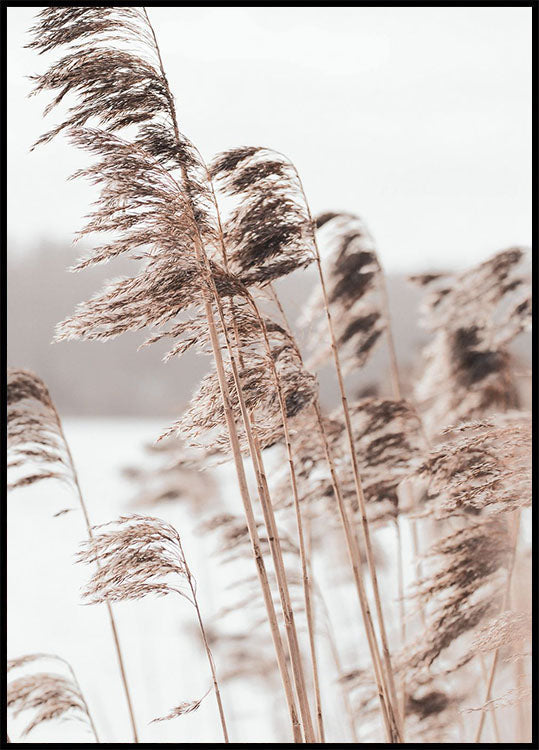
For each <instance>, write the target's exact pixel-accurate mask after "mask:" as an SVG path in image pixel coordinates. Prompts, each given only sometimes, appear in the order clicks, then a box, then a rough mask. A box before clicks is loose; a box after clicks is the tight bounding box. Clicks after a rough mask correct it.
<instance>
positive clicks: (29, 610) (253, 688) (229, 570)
mask: <svg viewBox="0 0 539 750" xmlns="http://www.w3.org/2000/svg"><path fill="white" fill-rule="evenodd" d="M167 426H168V425H167V423H166V421H164V420H163V421H156V420H149V421H145V420H125V419H122V420H103V419H95V420H91V419H79V420H74V419H66V420H65V421H64V427H65V432H66V436H67V439H68V442H69V444H70V446H71V450H72V453H73V457H74V461H75V464H76V466H77V469H78V472H79V477H80V483H81V487H82V492H83V495H84V496H85V498H86V503H87V506H88V509H89V513H90V517H91V520H92V522H93V523H94V524H98V523H105V522H108V521H111V520H113V519H115V518H117V517H118V516H119V515H121V514H123V513H126V512H140V513H146V514H148V515H155V516H158V517H160V518H162V519H164V520H166V521H168V522H170V523H172V524H173V525H174V526H175V528H176V529H177V530H178V532H179V533H180V535H181V537H182V542H183V546H184V550H185V554H186V557H187V559H188V561H189V564H190V567H191V569H192V571H193V573H194V575H195V577H196V579H197V582H198V595H199V601H200V605H201V609H202V613H203V617H204V618H205V619H206V620H207V622H208V623H210V621H211V619H212V617H214V616H215V615H216V613H217V612H218V611H219V609H220V608H221V607H222V606H223V605H225V604H229V603H230V589H229V586H230V584H231V583H233V581H234V578H235V577H236V578H241V577H243V576H246V575H249V574H253V575H254V574H255V567H254V563H251V561H250V560H242V561H239V562H236V563H232V564H227V565H223V564H222V563H220V561H219V558H218V557H216V556H215V554H212V552H213V551H214V550H215V538H213V537H212V536H211V535H208V534H200V533H197V526H198V524H199V523H200V521H201V520H202V517H203V511H202V509H201V513H200V515H199V514H198V513H197V512H193V506H192V505H190V504H185V503H161V504H159V505H156V506H152V507H149V508H140V507H136V508H135V507H134V506H133V505H132V498H133V495H134V488H133V486H132V485H131V484H130V483H129V482H127V481H126V479H125V478H124V477H123V476H122V475H121V469H122V468H123V467H127V466H133V465H137V464H141V465H146V463H147V461H148V458H147V456H145V452H144V445H145V444H148V443H150V442H153V441H154V440H155V439H156V437H157V436H158V435H159V434H160V433H161V432H162V431H163V428H164V427H167ZM270 453H271V452H270ZM270 459H271V455H270ZM216 477H217V482H218V487H219V494H220V496H221V497H220V505H219V504H217V505H216V506H214V511H213V512H216V511H219V510H220V511H223V510H228V511H229V512H234V513H240V512H241V511H240V506H241V504H240V501H239V498H238V495H237V492H236V489H235V482H234V481H233V476H232V470H231V468H230V467H229V466H224V467H220V468H219V469H218V471H217V475H216ZM253 497H254V493H253ZM65 508H73V509H74V510H73V511H71V512H69V513H65V514H62V515H60V516H58V517H54V514H55V513H58V511H61V510H63V509H65ZM289 528H291V529H292V530H293V528H294V527H293V525H292V526H291V527H290V526H289ZM403 532H404V550H405V558H406V559H405V570H406V571H407V575H408V576H409V575H410V574H411V573H410V571H413V564H412V561H411V559H410V550H409V547H410V545H409V539H408V535H407V527H406V526H404V528H403ZM85 536H86V530H85V525H84V520H83V517H82V514H81V512H80V510H79V508H78V505H77V501H76V498H74V497H73V496H72V495H71V493H70V492H69V491H68V490H67V489H66V487H65V486H64V485H62V484H61V483H58V482H56V481H53V480H49V481H44V482H40V483H37V484H35V485H33V486H31V487H29V488H27V489H20V490H16V491H14V492H12V493H11V496H10V497H9V502H8V561H9V563H8V658H14V657H17V656H21V655H23V654H28V653H35V652H45V653H52V654H57V655H59V656H61V657H63V658H64V659H66V660H67V661H69V662H70V663H71V665H72V667H73V669H74V670H75V672H76V674H77V676H78V679H79V682H80V684H81V686H82V689H83V692H84V694H85V696H86V699H87V702H88V704H89V706H90V709H91V711H92V714H93V716H94V720H95V723H96V725H97V729H98V732H99V735H100V738H101V740H102V741H110V742H122V741H130V740H131V736H130V730H129V723H128V714H127V707H126V703H125V698H124V695H123V691H122V686H121V682H120V677H119V672H118V667H117V661H116V655H115V651H114V648H113V641H112V637H111V632H110V626H109V622H108V617H107V613H106V609H105V607H104V605H90V606H86V605H84V604H82V601H81V597H80V589H81V587H82V586H83V585H84V584H85V582H86V581H87V580H88V577H89V573H90V569H89V568H87V567H85V566H82V565H75V564H74V555H75V553H76V551H77V548H78V544H79V542H80V541H81V540H82V539H84V538H85ZM332 536H333V537H336V536H338V535H335V534H333V535H332ZM376 537H377V541H378V542H379V545H380V546H381V547H382V550H383V554H384V556H385V557H389V556H391V555H392V554H394V546H393V545H394V536H393V530H392V529H389V530H384V531H382V532H377V534H376ZM322 552H324V550H322ZM341 554H344V552H341ZM323 557H326V556H325V555H324V556H322V555H320V556H319V558H318V560H319V562H317V559H316V555H315V556H314V557H313V564H314V566H315V574H316V577H317V578H318V581H319V583H320V584H321V585H322V588H323V590H324V594H325V597H326V601H327V602H328V604H329V606H330V608H331V610H332V612H334V613H337V614H336V615H335V622H334V625H335V626H336V630H337V632H338V634H339V647H340V648H341V649H342V653H341V656H342V657H343V662H344V665H345V667H348V668H351V667H354V666H357V665H358V663H359V662H361V661H362V662H363V663H365V659H366V648H365V643H364V640H363V630H362V625H361V620H360V617H359V609H358V606H357V602H356V599H355V596H354V594H353V589H352V587H351V585H350V576H349V575H346V574H345V575H344V578H345V579H347V580H346V582H345V583H342V579H343V574H342V570H343V568H342V567H335V566H333V567H332V566H331V565H327V564H325V563H324V559H323ZM328 559H329V560H331V559H332V558H331V556H328ZM333 559H334V558H333ZM343 560H344V558H343ZM344 564H345V561H344V562H343V565H344ZM250 565H252V570H251V569H250V568H249V566H250ZM268 567H270V566H268ZM380 580H381V588H382V593H383V598H384V607H385V608H386V612H387V624H388V628H389V631H390V638H393V639H395V638H398V635H397V634H398V628H399V625H398V615H397V605H396V596H397V590H396V586H397V582H396V580H395V576H388V575H383V574H382V576H381V579H380ZM407 582H410V579H409V578H407ZM113 607H114V611H115V614H116V618H117V624H118V630H119V634H120V639H121V643H122V648H123V652H124V657H125V662H126V667H127V674H128V680H129V684H130V687H131V692H132V697H133V702H134V707H135V712H136V716H137V723H138V728H139V733H140V740H141V742H152V741H155V742H204V741H220V740H221V734H220V725H219V722H218V716H217V710H216V704H215V700H214V697H213V695H211V694H210V695H209V696H208V697H207V699H206V700H205V701H204V702H203V703H202V705H201V707H200V709H199V710H198V711H197V712H195V713H192V714H189V715H185V716H182V717H180V718H177V719H174V720H172V721H169V722H160V723H157V724H150V722H151V721H152V719H154V718H156V717H159V716H163V715H164V714H166V713H168V712H169V710H170V709H171V708H172V707H174V706H177V705H178V704H179V703H181V702H183V701H186V700H193V699H195V698H199V697H201V696H202V695H203V694H204V693H205V692H206V690H207V689H208V687H209V685H210V679H209V670H208V666H207V662H206V658H205V655H204V653H203V651H202V648H201V644H200V639H199V637H198V633H197V630H196V627H195V613H194V610H193V609H192V607H191V606H190V605H189V603H188V602H186V601H184V600H183V599H181V598H180V597H174V596H172V595H170V596H168V597H164V598H160V599H158V598H153V597H152V598H150V597H148V598H146V599H144V600H142V601H135V602H121V603H117V604H114V605H113ZM233 617H234V618H235V619H234V625H235V628H236V630H237V631H239V632H240V633H241V632H245V633H246V634H248V633H249V631H250V629H251V627H252V611H251V610H250V611H247V610H239V611H237V612H235V613H234V615H233ZM264 627H265V626H264ZM261 633H262V635H264V630H263V629H261ZM300 636H301V638H305V633H304V631H303V632H300ZM267 639H268V643H269V632H268V633H267ZM319 650H320V660H321V666H322V672H323V674H324V675H325V676H324V679H323V684H322V699H323V705H324V712H325V723H326V733H327V739H328V741H337V742H338V741H350V737H349V735H348V730H347V727H346V725H345V723H344V722H343V714H342V704H341V703H340V691H339V687H338V685H337V683H336V679H335V678H336V673H335V669H334V667H333V665H332V662H331V659H330V652H329V648H328V645H327V640H326V638H325V635H324V633H323V632H321V633H320V634H319ZM269 653H270V654H271V650H269ZM214 656H215V661H216V664H217V670H218V672H219V665H220V659H222V658H223V655H222V654H220V653H219V648H218V647H217V648H216V649H214ZM255 656H257V655H255ZM221 665H223V661H221ZM34 668H35V667H34ZM44 668H49V664H48V663H47V664H46V665H42V664H39V669H40V670H41V669H44ZM50 668H51V669H53V670H54V665H53V664H51V665H50ZM17 674H18V673H17ZM222 693H223V702H224V706H225V711H226V714H227V718H228V722H229V732H230V736H231V740H232V741H238V742H249V741H253V742H264V741H278V742H286V741H288V740H289V730H288V723H287V716H286V709H285V706H284V701H283V699H282V697H281V692H280V690H279V683H278V681H277V682H275V689H274V694H273V695H270V694H269V693H268V682H267V680H265V679H263V678H261V677H260V678H256V677H253V678H250V679H247V678H243V679H240V680H233V681H227V682H226V683H225V684H224V685H222ZM25 719H26V716H25V715H24V714H23V717H22V719H21V718H19V719H18V720H16V721H10V727H9V729H10V732H11V733H12V735H13V737H12V739H13V738H17V736H18V734H19V731H20V729H21V727H22V726H24V724H22V722H23V721H24V720H25ZM26 741H34V742H35V741H43V742H52V741H60V742H83V741H92V738H91V736H90V735H89V733H87V731H86V728H85V727H84V725H82V724H80V723H78V722H73V721H65V722H57V721H54V722H49V723H45V724H43V725H42V726H40V727H38V728H37V729H36V730H35V731H34V732H32V733H31V734H30V736H29V737H28V738H27V739H26Z"/></svg>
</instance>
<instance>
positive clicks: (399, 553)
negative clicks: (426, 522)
mask: <svg viewBox="0 0 539 750" xmlns="http://www.w3.org/2000/svg"><path fill="white" fill-rule="evenodd" d="M394 521H395V533H396V536H397V562H398V565H397V587H398V600H399V623H400V640H401V648H403V649H404V646H405V643H406V609H405V603H404V575H403V554H402V536H401V529H400V524H399V518H398V517H396V518H395V519H394ZM400 689H401V694H400V715H401V717H402V732H403V735H404V725H405V722H406V679H405V676H404V674H403V675H402V677H401V684H400Z"/></svg>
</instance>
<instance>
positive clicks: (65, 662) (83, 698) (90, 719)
mask: <svg viewBox="0 0 539 750" xmlns="http://www.w3.org/2000/svg"><path fill="white" fill-rule="evenodd" d="M58 658H59V659H60V660H61V661H63V662H64V664H65V665H66V666H67V668H68V669H69V671H70V672H71V677H72V678H73V682H74V683H75V685H76V687H77V690H78V692H79V695H80V697H81V698H82V702H83V703H84V707H85V709H86V714H87V716H88V720H89V721H90V726H91V728H92V732H93V735H94V737H95V741H96V742H97V743H98V744H99V743H100V740H99V736H98V734H97V729H96V727H95V724H94V720H93V719H92V714H91V713H90V709H89V707H88V704H87V703H86V698H85V697H84V693H83V692H82V689H81V686H80V684H79V681H78V680H77V675H76V674H75V672H74V670H73V667H72V666H71V664H70V663H69V662H68V661H66V660H65V659H62V658H61V657H58Z"/></svg>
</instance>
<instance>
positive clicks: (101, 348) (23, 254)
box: [7, 240, 531, 417]
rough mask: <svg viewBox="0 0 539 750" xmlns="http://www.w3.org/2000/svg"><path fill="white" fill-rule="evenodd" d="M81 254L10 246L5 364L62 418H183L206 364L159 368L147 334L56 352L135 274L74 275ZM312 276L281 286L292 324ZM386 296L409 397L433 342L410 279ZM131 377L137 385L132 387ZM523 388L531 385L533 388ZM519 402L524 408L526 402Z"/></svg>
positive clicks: (524, 352)
mask: <svg viewBox="0 0 539 750" xmlns="http://www.w3.org/2000/svg"><path fill="white" fill-rule="evenodd" d="M83 254H84V248H72V247H70V246H58V245H56V244H54V243H52V242H50V241H46V240H44V241H42V242H41V243H40V244H39V245H38V246H36V247H35V248H32V249H31V250H28V249H27V248H24V249H22V248H20V247H17V246H16V245H14V244H13V245H11V247H10V248H9V252H8V266H7V272H8V284H7V357H8V364H10V365H14V366H18V367H25V368H28V369H31V370H33V371H35V372H39V373H40V375H41V376H42V378H43V379H44V381H45V382H46V383H48V385H49V388H50V390H51V393H52V394H54V398H55V400H56V402H57V405H58V408H59V410H60V412H61V413H62V414H64V415H80V416H85V415H92V416H133V417H136V416H141V417H161V416H171V415H172V416H174V415H177V414H178V413H179V412H180V411H181V410H182V409H183V407H184V406H185V405H186V403H187V402H188V400H189V398H190V396H191V394H192V392H193V390H194V389H195V387H196V384H197V383H198V382H199V381H200V377H201V375H202V374H203V373H204V372H205V371H206V370H207V365H208V361H207V360H206V359H205V358H204V357H200V356H199V357H197V356H196V355H195V354H193V353H191V352H188V353H187V354H185V355H184V357H187V358H188V359H189V363H188V364H187V362H186V361H185V360H184V361H183V362H182V363H181V364H180V362H179V360H176V361H174V360H171V361H170V362H168V363H167V364H166V366H163V365H161V364H160V361H159V360H160V357H161V356H162V355H163V354H164V353H165V352H166V351H167V348H168V347H167V342H166V341H165V342H163V343H162V344H161V346H159V345H155V346H153V347H148V348H143V349H141V350H139V351H137V347H138V345H139V344H141V343H142V342H143V341H144V339H145V338H146V336H145V334H144V333H127V334H125V335H124V336H120V337H118V338H117V339H115V340H114V341H108V342H100V341H96V342H86V341H68V342H62V343H60V344H55V345H52V346H51V340H52V337H53V334H54V328H55V326H56V324H57V323H58V322H59V321H61V320H63V319H64V318H65V317H66V316H67V315H69V314H71V312H72V311H73V309H74V308H75V306H76V304H77V303H78V302H79V301H80V300H81V299H88V298H89V297H91V296H92V294H93V293H94V292H95V290H96V289H97V288H99V286H100V285H101V282H102V281H104V280H107V279H111V278H117V277H118V276H121V275H122V274H124V273H125V274H127V273H128V272H130V269H131V266H132V262H131V263H130V261H128V260H124V259H119V260H117V261H116V262H115V263H114V265H113V266H107V265H105V266H98V267H95V268H92V269H91V270H88V271H86V272H85V273H78V274H72V273H69V271H68V268H69V266H70V265H72V264H74V262H75V260H76V259H77V258H78V257H79V255H83ZM426 270H430V269H426ZM313 274H314V271H313V270H312V269H307V271H304V272H303V273H295V274H292V275H291V276H289V277H286V278H284V279H283V280H282V281H281V282H280V283H279V284H278V286H279V289H280V291H281V295H280V296H281V299H282V301H283V303H284V306H285V308H286V311H287V314H288V315H289V317H290V320H291V321H295V320H296V319H297V318H298V317H299V316H300V315H301V313H302V311H303V308H304V306H305V303H306V300H307V298H308V297H309V294H310V291H311V288H312V286H313V285H314V275H313ZM388 286H389V299H390V302H391V309H392V318H393V326H394V330H395V343H396V348H397V354H398V357H399V362H400V365H401V369H402V373H403V375H404V380H405V384H404V385H405V387H406V381H407V380H409V379H410V378H411V377H412V376H413V372H414V367H416V366H418V363H419V354H420V349H421V347H422V346H423V345H424V344H425V342H426V340H427V335H426V333H425V331H424V330H423V329H422V328H420V327H419V325H418V324H417V317H418V307H419V304H420V298H421V290H420V289H417V288H416V287H415V286H414V285H412V284H411V283H409V282H408V281H407V279H406V277H405V275H390V276H389V278H388ZM51 290H54V293H52V294H51ZM297 333H298V337H299V338H300V339H303V340H304V341H308V337H309V334H310V332H309V331H308V330H307V331H306V330H299V329H298V330H297ZM530 349H531V346H530V336H529V335H525V336H521V337H520V338H519V339H518V341H517V347H516V349H515V355H516V357H517V359H518V362H519V364H521V365H522V367H523V368H526V367H529V366H530V362H531V353H530ZM385 357H386V351H385V347H380V348H378V349H377V350H376V351H375V352H374V355H373V357H372V358H371V359H370V361H369V362H368V363H367V365H366V366H365V367H363V368H362V370H361V374H359V375H355V374H353V373H352V374H351V375H350V376H349V382H350V383H351V385H352V387H353V388H354V389H355V392H356V394H357V395H360V394H365V395H367V394H369V395H370V394H371V393H372V389H373V387H374V386H373V384H374V383H375V382H376V381H377V375H376V374H377V372H379V371H380V368H384V367H385V366H386V362H385ZM133 373H136V377H132V376H133ZM320 380H321V396H322V400H323V401H324V402H325V403H326V404H327V406H328V407H331V406H334V405H335V403H336V398H337V395H336V393H335V392H334V386H333V384H332V378H331V376H330V375H329V376H328V374H327V373H326V372H325V371H324V370H323V371H322V372H321V375H320ZM523 382H524V383H525V384H526V385H528V384H529V381H528V380H525V381H523ZM381 395H387V394H381ZM523 396H524V398H525V399H527V394H526V393H524V394H523Z"/></svg>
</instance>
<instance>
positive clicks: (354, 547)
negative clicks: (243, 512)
mask: <svg viewBox="0 0 539 750" xmlns="http://www.w3.org/2000/svg"><path fill="white" fill-rule="evenodd" d="M271 291H272V293H273V297H274V299H275V301H276V304H277V306H278V308H279V310H280V312H281V315H282V317H283V321H284V322H285V325H286V327H287V328H288V330H289V331H290V326H289V324H288V321H287V319H286V315H285V313H284V311H283V308H282V306H281V303H280V301H279V299H278V297H277V295H276V293H275V291H274V289H273V288H271ZM297 351H298V356H299V357H300V359H301V354H300V352H299V350H297ZM313 407H314V410H315V414H316V419H317V426H318V430H319V433H320V437H321V439H322V444H323V446H324V454H325V457H326V461H327V464H328V467H329V470H330V475H331V482H332V487H333V492H334V494H335V498H336V500H337V507H338V510H339V517H340V520H341V525H342V527H343V531H344V535H345V540H346V548H347V552H348V558H349V561H350V565H351V568H352V572H353V576H354V582H355V585H356V590H357V594H358V598H359V603H360V607H361V613H362V616H363V622H364V625H365V632H366V635H367V642H368V645H369V651H370V655H371V660H372V664H373V671H374V677H375V682H376V688H377V693H378V697H379V700H380V708H381V712H382V719H383V722H384V727H385V730H386V734H387V739H388V741H389V742H393V741H394V739H395V737H398V736H399V732H398V728H397V726H396V718H395V715H394V711H393V706H392V704H391V702H390V700H389V696H388V693H387V687H386V685H385V682H384V674H383V669H382V665H381V659H380V653H379V650H378V642H377V639H376V635H375V631H374V624H373V621H372V615H371V611H370V607H369V602H368V599H367V593H366V590H365V584H364V580H363V565H362V562H361V554H360V551H359V546H358V543H357V538H356V535H355V533H354V525H353V523H352V522H351V520H350V517H349V514H348V510H347V508H346V506H345V503H344V499H343V496H342V491H341V487H340V483H339V479H338V475H337V469H336V467H335V462H334V459H333V456H332V453H331V448H330V446H329V440H328V436H327V433H326V430H325V426H324V421H323V418H322V412H321V408H320V403H319V400H318V398H316V399H315V401H314V404H313Z"/></svg>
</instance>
